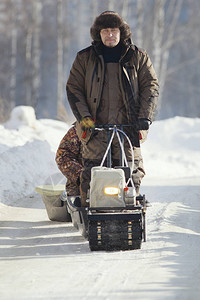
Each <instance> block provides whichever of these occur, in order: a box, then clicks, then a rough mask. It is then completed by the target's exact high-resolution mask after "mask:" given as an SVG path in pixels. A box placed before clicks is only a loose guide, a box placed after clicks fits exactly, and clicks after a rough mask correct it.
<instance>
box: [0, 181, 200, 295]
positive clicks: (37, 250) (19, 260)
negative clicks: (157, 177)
mask: <svg viewBox="0 0 200 300" xmlns="http://www.w3.org/2000/svg"><path fill="white" fill-rule="evenodd" d="M199 180H200V179H199ZM193 182H195V180H193ZM196 182H198V179H196ZM149 184H150V185H149ZM170 184H171V183H170V181H169V182H168V183H166V184H165V186H164V185H163V182H162V183H161V185H159V182H158V185H152V182H150V183H148V181H146V185H145V184H144V185H143V191H144V192H145V194H146V195H147V196H148V198H149V199H150V200H151V202H152V207H151V208H149V209H148V211H147V229H148V239H147V242H146V243H143V244H142V249H141V250H135V251H120V252H103V251H102V252H91V251H90V250H89V247H88V242H87V241H86V240H84V238H83V237H81V236H80V234H79V233H78V232H77V231H76V230H75V229H74V228H73V227H72V225H71V223H70V224H67V223H58V222H51V221H49V220H48V218H47V214H46V210H45V208H44V205H43V202H42V200H41V198H40V196H39V195H37V194H33V195H32V196H31V197H30V198H26V199H21V200H20V201H18V203H17V205H16V204H15V205H14V206H5V205H4V204H2V205H1V215H2V218H1V219H2V222H1V231H0V239H1V240H0V244H1V247H0V259H1V262H0V266H1V267H0V274H1V276H0V277H1V281H0V299H2V300H11V299H12V300H18V299H20V300H22V299H34V300H35V299H45V300H48V299H59V300H60V299H72V300H74V299H144V300H146V299H154V300H155V299H156V300H157V299H159V300H168V299H169V300H174V299H181V300H191V299H198V298H199V295H200V287H199V283H200V255H199V246H200V228H199V225H200V214H199V213H200V197H199V195H200V187H199V185H194V186H192V185H190V184H189V185H185V181H184V180H177V182H176V183H175V182H173V185H170ZM176 184H177V185H176Z"/></svg>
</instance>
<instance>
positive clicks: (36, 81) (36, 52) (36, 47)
mask: <svg viewBox="0 0 200 300" xmlns="http://www.w3.org/2000/svg"><path fill="white" fill-rule="evenodd" d="M41 9H42V3H41V0H35V1H34V2H33V58H32V69H33V81H32V105H33V106H34V107H36V105H37V101H38V97H39V87H40V26H41Z"/></svg>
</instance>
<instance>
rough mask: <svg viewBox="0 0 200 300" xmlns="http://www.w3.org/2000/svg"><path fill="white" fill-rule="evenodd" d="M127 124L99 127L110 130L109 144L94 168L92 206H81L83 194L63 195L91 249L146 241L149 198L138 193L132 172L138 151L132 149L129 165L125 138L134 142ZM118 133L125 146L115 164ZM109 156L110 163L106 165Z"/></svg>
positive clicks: (133, 245) (138, 245)
mask: <svg viewBox="0 0 200 300" xmlns="http://www.w3.org/2000/svg"><path fill="white" fill-rule="evenodd" d="M124 126H127V125H101V126H98V127H96V128H95V130H106V131H107V135H108V147H107V150H106V152H105V155H104V157H103V160H102V162H101V165H100V166H98V167H93V168H92V170H91V182H90V191H89V197H88V202H89V207H86V208H85V207H81V199H80V197H72V196H67V195H66V193H65V192H63V194H62V195H61V200H62V201H66V204H67V211H68V213H69V214H70V216H71V219H72V222H73V225H74V226H75V228H77V229H78V230H79V231H80V233H81V234H82V235H83V236H84V237H85V238H88V240H89V247H90V249H91V251H97V250H106V251H116V250H133V249H140V248H141V243H142V241H144V242H145V241H146V222H145V217H146V200H145V196H144V195H143V196H138V197H136V192H135V188H134V184H133V180H132V176H131V174H132V171H133V166H134V153H133V150H132V166H131V167H129V166H128V162H127V159H126V155H125V151H124V138H126V139H127V141H128V143H129V145H130V148H131V149H132V145H131V142H130V140H129V138H128V136H127V135H126V134H125V133H124V131H123V127H124ZM115 135H116V136H117V138H118V141H119V145H120V150H121V157H120V166H118V167H115V168H111V144H112V141H113V138H114V136H115ZM106 158H107V167H104V166H103V165H104V162H105V159H106Z"/></svg>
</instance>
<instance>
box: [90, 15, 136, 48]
mask: <svg viewBox="0 0 200 300" xmlns="http://www.w3.org/2000/svg"><path fill="white" fill-rule="evenodd" d="M104 28H119V29H120V40H121V41H122V42H125V41H126V40H127V39H129V38H130V37H131V31H130V27H129V25H128V24H127V23H126V22H125V21H124V20H123V19H122V18H121V17H120V15H119V14H118V13H116V12H114V11H105V12H103V13H101V14H100V15H99V16H98V17H96V19H95V21H94V24H93V25H92V27H91V28H90V35H91V37H92V39H93V41H96V42H99V41H101V36H100V31H101V30H102V29H104Z"/></svg>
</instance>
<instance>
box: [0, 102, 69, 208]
mask: <svg viewBox="0 0 200 300" xmlns="http://www.w3.org/2000/svg"><path fill="white" fill-rule="evenodd" d="M68 129H69V126H68V125H67V124H65V123H64V122H60V121H55V120H48V119H41V120H36V118H35V112H34V109H33V108H32V107H28V106H27V107H26V106H18V107H15V108H14V109H13V111H12V113H11V118H10V120H9V121H8V122H6V123H4V124H1V125H0V170H1V172H0V201H1V202H4V203H9V204H10V203H12V202H15V201H17V200H18V199H20V198H22V197H24V196H25V195H29V194H31V193H33V192H34V189H35V186H37V185H41V184H47V181H48V180H49V181H52V180H54V182H55V180H59V181H60V180H62V179H63V177H62V175H61V173H60V172H59V170H58V168H57V165H56V163H55V152H56V150H57V148H58V145H59V143H60V140H61V139H62V137H63V136H64V134H65V133H66V132H67V130H68ZM52 178H53V179H52ZM56 178H58V179H56ZM48 183H50V182H48Z"/></svg>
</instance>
